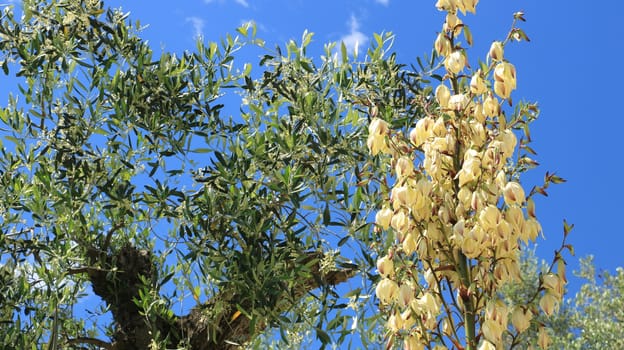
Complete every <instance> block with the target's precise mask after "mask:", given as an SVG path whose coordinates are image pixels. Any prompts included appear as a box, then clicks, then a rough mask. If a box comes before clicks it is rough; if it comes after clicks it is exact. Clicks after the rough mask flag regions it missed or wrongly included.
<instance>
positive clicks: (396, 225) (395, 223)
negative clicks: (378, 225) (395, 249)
mask: <svg viewBox="0 0 624 350" xmlns="http://www.w3.org/2000/svg"><path fill="white" fill-rule="evenodd" d="M390 226H392V228H393V229H395V230H396V231H397V232H399V233H405V232H407V229H408V228H409V217H408V216H407V215H406V214H405V212H404V211H403V210H401V211H399V212H398V213H396V214H394V215H393V216H392V220H391V221H390Z"/></svg>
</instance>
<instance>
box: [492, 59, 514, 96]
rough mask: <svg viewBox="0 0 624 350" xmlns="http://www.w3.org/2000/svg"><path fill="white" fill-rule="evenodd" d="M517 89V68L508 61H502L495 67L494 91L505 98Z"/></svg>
mask: <svg viewBox="0 0 624 350" xmlns="http://www.w3.org/2000/svg"><path fill="white" fill-rule="evenodd" d="M515 89H516V68H515V67H514V66H513V65H512V64H511V63H508V62H500V63H499V64H497V65H496V67H495V68H494V92H495V93H496V94H497V95H498V96H500V97H501V98H503V99H507V98H509V96H510V95H511V92H512V91H513V90H515Z"/></svg>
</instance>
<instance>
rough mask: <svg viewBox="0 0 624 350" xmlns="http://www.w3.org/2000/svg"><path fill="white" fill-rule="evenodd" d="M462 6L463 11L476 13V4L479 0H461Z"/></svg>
mask: <svg viewBox="0 0 624 350" xmlns="http://www.w3.org/2000/svg"><path fill="white" fill-rule="evenodd" d="M461 3H462V7H463V9H464V11H466V12H471V13H473V14H475V13H477V4H478V3H479V0H461Z"/></svg>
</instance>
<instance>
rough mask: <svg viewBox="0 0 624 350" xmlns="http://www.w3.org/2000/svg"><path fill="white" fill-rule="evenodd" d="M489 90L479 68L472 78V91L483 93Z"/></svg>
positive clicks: (478, 93)
mask: <svg viewBox="0 0 624 350" xmlns="http://www.w3.org/2000/svg"><path fill="white" fill-rule="evenodd" d="M486 91H487V87H486V86H485V80H484V79H483V77H482V76H481V69H479V70H477V71H476V72H475V74H474V75H473V76H472V78H470V92H472V93H473V94H477V95H480V94H483V93H485V92H486Z"/></svg>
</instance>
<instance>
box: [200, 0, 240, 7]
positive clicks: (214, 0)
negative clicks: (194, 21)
mask: <svg viewBox="0 0 624 350" xmlns="http://www.w3.org/2000/svg"><path fill="white" fill-rule="evenodd" d="M218 1H219V3H220V4H222V3H224V2H225V0H218ZM204 2H205V3H206V4H212V3H214V2H217V0H204ZM234 2H235V3H237V4H239V5H241V6H242V7H249V2H248V1H247V0H234Z"/></svg>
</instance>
